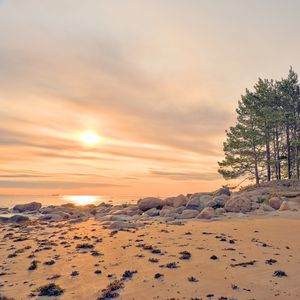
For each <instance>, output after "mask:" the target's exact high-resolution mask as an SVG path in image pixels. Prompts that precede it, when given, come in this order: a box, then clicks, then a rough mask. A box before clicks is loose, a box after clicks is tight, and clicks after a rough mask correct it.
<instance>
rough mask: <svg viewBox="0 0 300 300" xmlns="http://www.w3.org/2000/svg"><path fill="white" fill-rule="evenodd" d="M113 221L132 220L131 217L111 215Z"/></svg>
mask: <svg viewBox="0 0 300 300" xmlns="http://www.w3.org/2000/svg"><path fill="white" fill-rule="evenodd" d="M110 219H111V220H112V221H128V220H131V216H128V215H111V218H110Z"/></svg>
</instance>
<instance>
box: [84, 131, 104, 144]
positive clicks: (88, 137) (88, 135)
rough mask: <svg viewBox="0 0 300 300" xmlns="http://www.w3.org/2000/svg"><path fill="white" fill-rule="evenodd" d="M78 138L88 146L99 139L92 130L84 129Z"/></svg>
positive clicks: (96, 142)
mask: <svg viewBox="0 0 300 300" xmlns="http://www.w3.org/2000/svg"><path fill="white" fill-rule="evenodd" d="M80 140H81V141H82V142H83V143H84V144H85V145H88V146H94V145H96V144H98V143H99V142H100V140H101V138H100V136H99V135H98V134H97V133H96V132H94V131H84V132H82V133H81V134H80Z"/></svg>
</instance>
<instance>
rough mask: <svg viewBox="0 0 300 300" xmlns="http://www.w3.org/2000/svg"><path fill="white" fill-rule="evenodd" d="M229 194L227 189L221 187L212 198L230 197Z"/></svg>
mask: <svg viewBox="0 0 300 300" xmlns="http://www.w3.org/2000/svg"><path fill="white" fill-rule="evenodd" d="M230 194H231V192H230V190H229V188H228V187H226V186H223V187H221V188H219V189H218V190H216V191H215V192H214V196H221V195H226V196H230Z"/></svg>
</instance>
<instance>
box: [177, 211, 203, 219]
mask: <svg viewBox="0 0 300 300" xmlns="http://www.w3.org/2000/svg"><path fill="white" fill-rule="evenodd" d="M198 214H199V211H198V210H195V209H185V210H184V211H183V212H182V214H181V215H179V216H178V219H193V218H196V217H197V215H198Z"/></svg>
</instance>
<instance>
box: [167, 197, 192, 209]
mask: <svg viewBox="0 0 300 300" xmlns="http://www.w3.org/2000/svg"><path fill="white" fill-rule="evenodd" d="M187 202H188V199H187V197H186V196H184V195H179V196H177V197H169V198H166V199H165V204H166V205H168V206H172V207H175V208H177V207H180V206H185V205H186V204H187Z"/></svg>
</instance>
